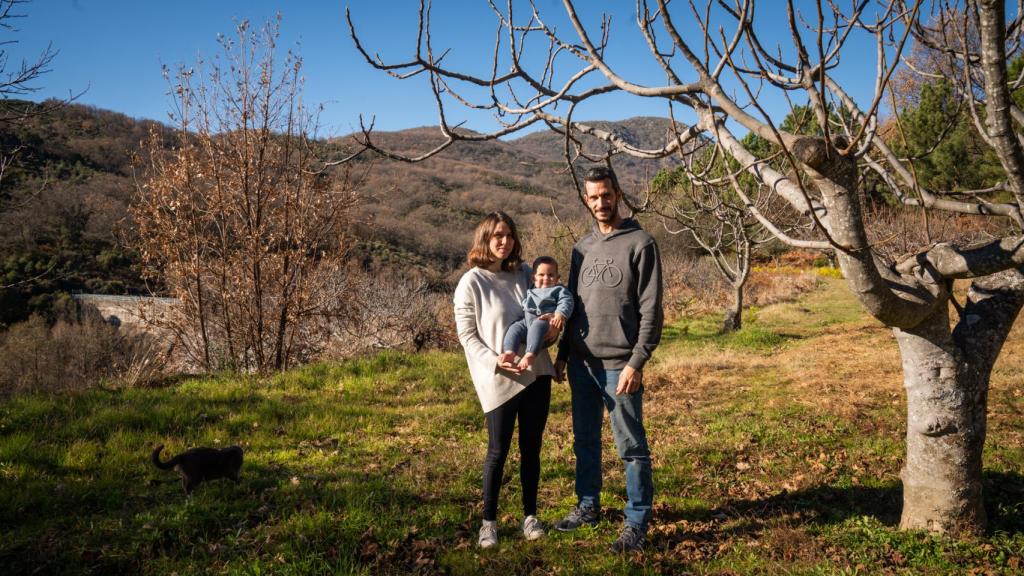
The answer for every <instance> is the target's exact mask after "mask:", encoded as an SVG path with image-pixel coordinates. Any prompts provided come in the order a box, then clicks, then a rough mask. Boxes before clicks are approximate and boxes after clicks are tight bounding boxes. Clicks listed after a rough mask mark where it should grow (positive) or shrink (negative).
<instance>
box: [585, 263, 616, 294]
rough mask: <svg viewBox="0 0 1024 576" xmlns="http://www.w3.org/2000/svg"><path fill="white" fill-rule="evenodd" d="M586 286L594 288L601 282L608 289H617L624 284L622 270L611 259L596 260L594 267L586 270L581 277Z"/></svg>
mask: <svg viewBox="0 0 1024 576" xmlns="http://www.w3.org/2000/svg"><path fill="white" fill-rule="evenodd" d="M580 282H582V283H583V285H584V286H592V285H593V284H594V282H600V283H601V284H602V285H603V286H607V287H608V288H615V287H616V286H618V285H619V284H621V283H622V269H621V268H619V267H618V266H616V265H615V260H612V259H611V258H604V259H601V258H595V259H594V265H593V266H590V267H589V268H584V269H583V273H582V274H581V277H580Z"/></svg>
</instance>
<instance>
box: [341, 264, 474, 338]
mask: <svg viewBox="0 0 1024 576" xmlns="http://www.w3.org/2000/svg"><path fill="white" fill-rule="evenodd" d="M345 281H346V286H347V290H348V292H349V295H350V298H348V305H347V307H346V309H345V311H344V313H343V314H342V315H341V316H339V317H337V318H335V319H334V320H332V321H331V330H330V331H331V332H332V333H333V336H332V337H331V339H330V342H329V343H328V344H327V345H326V347H325V350H324V355H325V356H327V357H334V358H338V357H346V356H351V355H354V354H358V353H361V352H365V351H374V350H394V349H399V350H413V351H416V352H420V351H422V350H426V349H438V348H439V349H445V350H450V349H452V348H454V346H455V344H456V341H455V322H454V317H453V316H452V313H451V310H450V308H451V307H452V306H451V302H450V298H449V297H448V296H447V294H445V293H443V292H439V291H435V290H432V289H431V285H430V283H429V282H427V281H426V280H424V279H422V278H410V277H408V276H407V275H405V274H401V273H398V272H397V271H396V270H385V271H372V272H366V271H364V272H360V273H349V274H348V276H347V278H346V280H345Z"/></svg>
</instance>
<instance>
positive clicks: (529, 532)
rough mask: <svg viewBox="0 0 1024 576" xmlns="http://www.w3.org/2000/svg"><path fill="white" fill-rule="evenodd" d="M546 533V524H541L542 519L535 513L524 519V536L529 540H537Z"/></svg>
mask: <svg viewBox="0 0 1024 576" xmlns="http://www.w3.org/2000/svg"><path fill="white" fill-rule="evenodd" d="M543 535H544V526H542V525H541V523H540V520H538V519H537V517H536V516H534V515H532V514H531V515H529V516H527V517H526V518H524V519H523V537H524V538H526V539H527V540H536V539H538V538H540V537H541V536H543Z"/></svg>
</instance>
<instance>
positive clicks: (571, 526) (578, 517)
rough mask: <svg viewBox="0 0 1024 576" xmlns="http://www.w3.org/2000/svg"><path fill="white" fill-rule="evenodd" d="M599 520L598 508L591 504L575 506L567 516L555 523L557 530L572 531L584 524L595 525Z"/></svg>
mask: <svg viewBox="0 0 1024 576" xmlns="http://www.w3.org/2000/svg"><path fill="white" fill-rule="evenodd" d="M597 520H598V513H597V510H595V509H593V508H590V507H589V506H574V507H573V509H572V510H570V511H569V514H567V515H566V517H565V518H562V519H561V520H559V521H558V522H556V523H555V530H558V531H559V532H572V531H573V530H575V529H577V528H579V527H580V526H583V525H584V524H588V525H590V526H593V525H595V524H597Z"/></svg>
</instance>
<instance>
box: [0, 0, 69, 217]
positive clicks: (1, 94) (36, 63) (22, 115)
mask: <svg viewBox="0 0 1024 576" xmlns="http://www.w3.org/2000/svg"><path fill="white" fill-rule="evenodd" d="M26 3H27V0H0V34H3V38H2V39H0V125H4V124H6V125H11V124H17V123H19V122H22V121H23V120H25V119H26V118H28V117H29V116H34V115H38V114H40V113H45V111H48V110H49V109H51V108H52V107H49V106H44V107H42V109H36V107H35V106H33V105H31V104H28V105H26V103H25V102H23V101H12V98H16V97H19V96H26V95H28V94H32V93H33V92H36V91H37V90H39V86H37V85H35V82H36V81H37V80H39V78H40V77H42V76H43V75H45V74H46V73H47V72H49V71H50V65H51V64H52V63H53V59H54V58H56V57H57V50H55V49H54V48H53V45H52V44H51V45H47V46H46V48H44V49H43V50H42V51H41V52H40V53H39V55H38V56H36V57H35V58H34V59H32V60H21V61H20V62H17V63H14V62H11V61H10V57H11V55H10V52H9V50H10V47H12V46H14V45H15V44H17V43H18V40H16V39H15V38H14V36H13V35H14V34H15V33H17V32H18V28H17V26H16V24H17V21H18V20H19V19H20V18H24V17H25V15H24V14H21V13H20V12H18V8H19V7H20V6H21V5H22V4H26ZM62 104H64V102H59V103H58V104H57V105H58V106H59V105H62ZM20 151H21V147H20V146H17V145H16V146H14V147H12V148H10V149H0V185H2V184H3V179H4V175H5V174H6V173H7V170H8V168H10V166H11V163H12V162H13V161H14V159H15V157H16V156H17V155H18V153H19V152H20ZM0 192H2V193H0V209H3V208H4V207H5V206H4V204H5V198H4V196H5V195H6V191H5V190H2V189H0Z"/></svg>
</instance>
